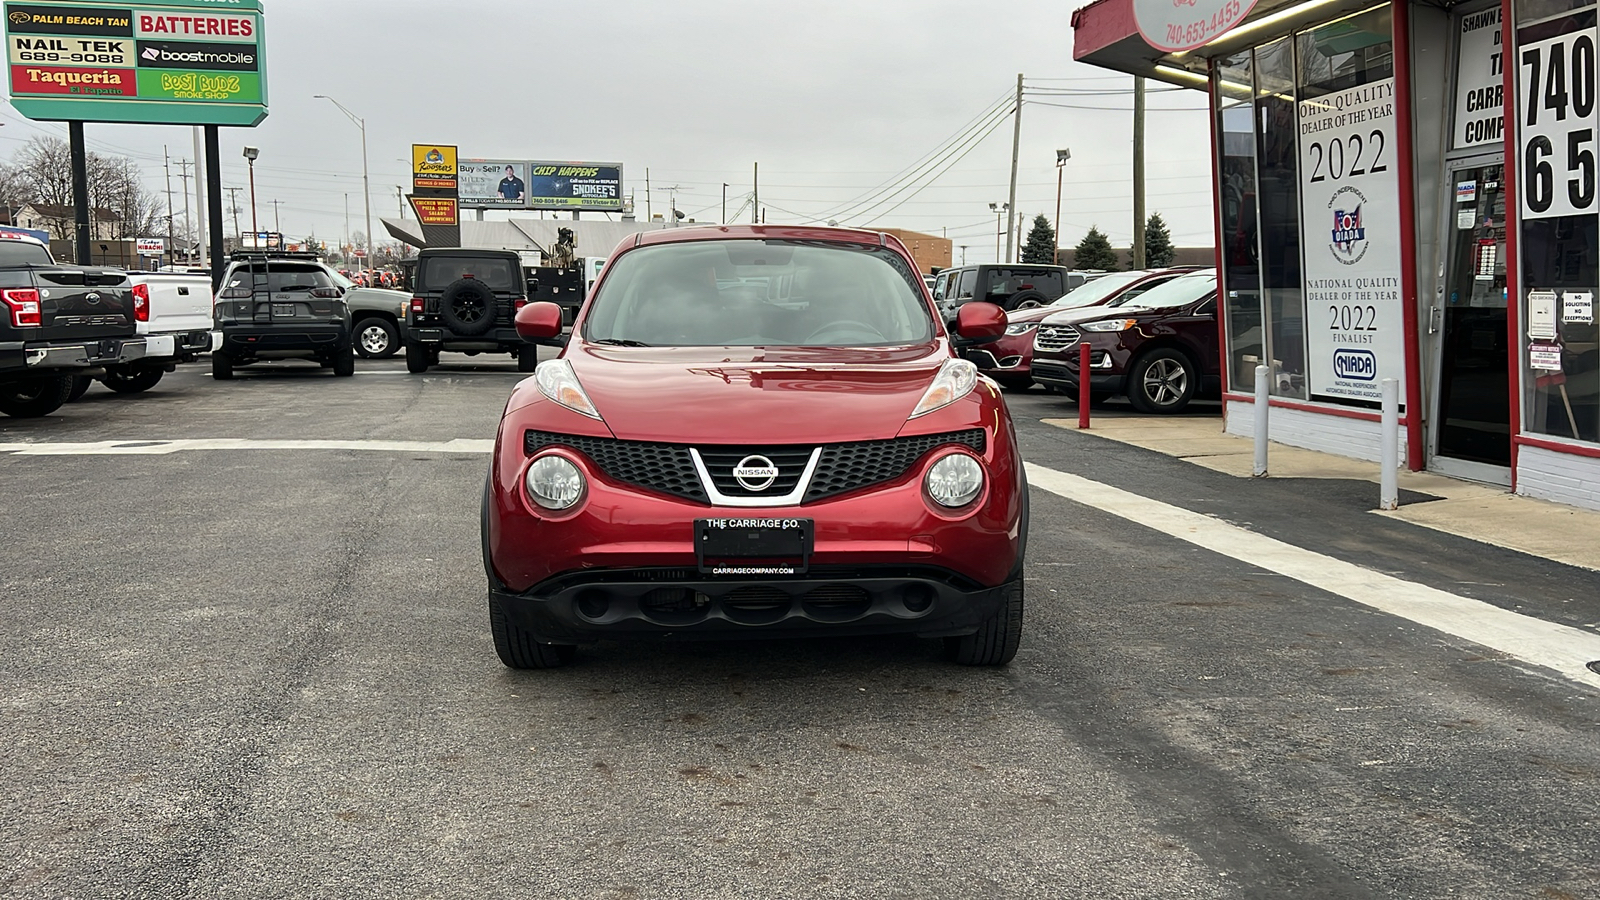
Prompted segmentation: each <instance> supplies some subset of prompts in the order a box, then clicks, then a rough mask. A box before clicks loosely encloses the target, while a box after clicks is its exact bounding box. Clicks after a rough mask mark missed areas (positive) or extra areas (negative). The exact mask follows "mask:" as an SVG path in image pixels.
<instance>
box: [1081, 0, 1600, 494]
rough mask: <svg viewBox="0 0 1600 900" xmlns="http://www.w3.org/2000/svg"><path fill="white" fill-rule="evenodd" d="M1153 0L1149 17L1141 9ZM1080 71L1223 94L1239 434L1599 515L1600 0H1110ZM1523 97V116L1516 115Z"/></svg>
mask: <svg viewBox="0 0 1600 900" xmlns="http://www.w3.org/2000/svg"><path fill="white" fill-rule="evenodd" d="M1136 5H1137V9H1136ZM1072 22H1073V29H1074V39H1075V47H1074V55H1075V57H1076V58H1077V59H1079V60H1081V61H1083V62H1087V63H1090V64H1093V65H1097V66H1101V67H1104V68H1107V69H1112V70H1116V71H1119V72H1127V73H1131V74H1135V75H1142V76H1145V77H1149V78H1154V79H1159V80H1162V81H1166V82H1169V83H1172V84H1177V85H1183V86H1187V87H1192V88H1194V89H1197V90H1204V91H1207V92H1208V93H1209V95H1210V98H1211V129H1212V142H1211V151H1212V171H1213V196H1214V205H1215V219H1216V229H1217V264H1218V267H1219V271H1220V277H1221V291H1222V294H1221V296H1222V302H1221V303H1219V309H1221V310H1222V313H1223V314H1222V316H1221V317H1220V319H1221V326H1220V327H1221V332H1222V334H1221V339H1222V344H1223V348H1224V353H1223V359H1224V360H1225V369H1224V372H1223V377H1224V386H1225V389H1226V393H1225V395H1224V409H1225V415H1226V422H1227V429H1228V431H1230V432H1233V433H1237V434H1249V433H1250V430H1251V428H1252V418H1253V417H1252V408H1253V403H1254V393H1253V392H1254V379H1255V375H1254V370H1255V368H1256V366H1257V365H1266V366H1268V367H1269V370H1270V378H1269V382H1270V387H1271V392H1272V401H1271V403H1272V417H1271V426H1270V427H1271V434H1272V438H1273V440H1276V441H1281V442H1283V443H1287V444H1293V445H1298V446H1303V447H1309V448H1312V449H1316V450H1324V451H1328V452H1333V453H1340V454H1344V455H1348V456H1355V457H1361V458H1366V459H1372V460H1377V459H1379V457H1380V434H1381V425H1380V415H1379V399H1380V385H1381V382H1382V381H1383V380H1385V379H1389V378H1394V379H1397V380H1398V381H1399V384H1400V398H1401V402H1402V411H1401V443H1402V447H1401V454H1402V457H1401V458H1402V459H1403V460H1404V461H1405V464H1406V465H1408V466H1409V467H1410V468H1412V469H1429V470H1434V471H1438V472H1441V473H1444V474H1447V475H1454V476H1457V477H1462V478H1469V479H1473V480H1477V481H1483V482H1489V483H1497V484H1503V485H1506V486H1507V487H1509V488H1511V489H1513V490H1515V491H1517V492H1518V493H1522V494H1526V495H1530V496H1535V497H1542V498H1546V499H1551V500H1557V501H1561V502H1565V503H1571V504H1576V505H1580V506H1587V507H1592V508H1600V333H1597V325H1596V323H1595V294H1596V292H1597V291H1600V270H1597V259H1596V252H1597V248H1596V240H1597V238H1596V233H1597V225H1600V219H1597V213H1600V210H1597V206H1596V177H1595V175H1596V154H1597V153H1600V135H1597V128H1600V122H1597V113H1600V110H1597V108H1596V80H1595V75H1596V73H1595V66H1596V42H1597V34H1596V7H1595V5H1594V0H1466V2H1459V3H1450V2H1448V0H1441V2H1410V0H1394V2H1390V3H1379V4H1373V3H1370V2H1352V0H1305V2H1298V0H1290V2H1278V0H1261V2H1259V3H1257V4H1256V5H1255V6H1254V7H1253V8H1252V7H1251V6H1250V5H1249V4H1248V2H1244V3H1241V2H1240V0H1098V2H1095V3H1092V4H1090V5H1089V6H1086V7H1084V8H1082V9H1080V10H1078V11H1077V12H1076V13H1075V14H1074V15H1073V20H1072ZM1502 111H1504V115H1503V114H1502Z"/></svg>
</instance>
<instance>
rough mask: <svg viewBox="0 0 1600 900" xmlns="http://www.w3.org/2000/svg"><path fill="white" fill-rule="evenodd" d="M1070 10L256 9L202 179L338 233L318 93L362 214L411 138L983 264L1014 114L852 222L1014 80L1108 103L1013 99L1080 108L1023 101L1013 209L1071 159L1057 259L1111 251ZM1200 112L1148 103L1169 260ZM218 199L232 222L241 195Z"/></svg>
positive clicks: (108, 134) (1125, 158)
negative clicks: (363, 134)
mask: <svg viewBox="0 0 1600 900" xmlns="http://www.w3.org/2000/svg"><path fill="white" fill-rule="evenodd" d="M1074 5H1075V4H1073V3H1071V2H1068V3H1060V2H1034V0H1018V2H998V3H986V4H978V3H971V2H959V3H958V2H949V0H914V2H913V0H879V2H876V3H870V4H866V3H860V2H818V0H806V2H805V3H803V4H802V3H793V2H789V3H778V2H767V0H637V2H634V0H624V2H606V3H573V2H567V3H552V2H546V0H454V2H451V3H447V4H441V3H437V2H428V3H423V2H414V0H384V2H377V0H267V7H266V34H267V60H268V91H269V96H270V101H271V115H270V116H269V117H268V118H267V120H266V121H265V122H263V123H262V124H261V125H260V126H259V127H257V128H255V129H253V130H243V129H223V131H222V155H223V166H224V172H223V182H224V184H225V185H227V186H235V187H245V186H246V184H247V179H246V172H245V166H244V161H243V159H242V157H241V155H240V154H241V148H242V147H243V146H244V145H245V144H253V145H256V146H259V147H260V148H261V158H260V160H259V161H258V162H257V164H256V195H257V204H258V211H259V212H258V216H259V219H260V224H261V227H262V228H263V229H270V228H271V227H272V225H273V209H274V208H273V206H272V205H271V201H273V200H279V201H281V206H280V207H279V209H278V214H279V216H280V217H281V223H282V229H283V230H284V231H285V232H286V233H288V234H290V235H293V236H296V237H303V236H304V235H306V234H307V233H308V232H315V233H316V235H317V236H319V237H321V238H324V239H331V240H338V239H339V237H340V236H341V235H342V234H343V233H344V229H345V218H344V215H345V214H344V210H345V195H346V194H347V193H348V194H349V204H350V216H351V218H350V223H351V224H350V227H351V229H352V230H360V229H361V228H362V224H361V221H360V220H361V216H362V206H361V143H360V133H359V132H358V131H357V129H356V128H355V126H353V125H351V124H350V123H349V122H348V121H347V120H346V119H345V118H344V117H343V116H342V115H340V113H339V111H338V110H337V109H335V108H334V107H333V106H332V105H331V104H329V103H328V102H327V101H324V100H316V99H313V95H315V94H319V93H323V94H329V95H331V96H333V97H335V98H337V99H338V100H339V101H340V102H341V103H343V104H344V105H346V106H348V107H350V108H351V109H352V110H354V111H355V112H356V113H357V114H358V115H362V116H365V117H366V120H367V133H368V145H369V157H370V165H371V172H372V208H373V215H374V217H375V218H376V217H377V216H379V215H387V216H391V217H392V216H394V215H396V214H397V213H398V211H399V206H398V200H397V196H396V190H395V188H396V186H397V185H401V184H406V183H407V181H408V178H409V175H408V172H409V153H410V145H411V144H412V143H413V142H418V143H425V142H437V143H447V144H448V143H453V144H456V145H458V146H459V147H460V149H461V153H462V155H463V156H471V157H487V158H495V157H510V158H526V159H563V160H595V161H605V162H621V163H623V165H624V166H625V177H626V179H627V182H628V184H627V185H626V186H625V190H627V191H629V192H631V193H632V194H633V196H634V198H635V201H636V204H637V208H638V215H639V217H640V218H641V219H642V218H644V215H645V211H646V193H645V170H646V168H648V169H649V171H650V183H651V186H652V188H653V189H654V190H653V191H652V195H651V203H650V206H651V208H652V209H653V211H655V212H657V213H662V212H665V211H666V209H667V203H668V194H667V192H666V191H665V190H663V188H666V187H669V186H673V185H676V186H678V187H679V188H680V190H679V191H678V192H677V203H678V208H679V209H681V210H683V211H684V212H686V213H687V214H688V215H690V216H692V217H694V218H696V219H698V220H700V221H715V220H716V219H717V217H718V215H719V206H720V202H721V192H722V184H723V182H728V183H729V184H730V186H729V188H728V195H729V200H728V206H729V212H730V214H731V213H732V211H733V210H734V209H735V208H737V207H739V206H740V204H741V203H742V202H743V200H744V198H745V196H746V195H747V194H748V193H749V191H750V187H751V163H752V162H755V161H759V162H760V164H761V201H762V205H763V206H769V204H770V206H769V209H768V213H767V217H768V221H769V222H795V221H808V220H810V219H812V218H815V217H822V218H840V219H842V221H843V222H844V223H845V224H852V225H875V226H886V227H902V228H911V229H916V230H920V231H926V232H929V233H932V234H940V233H944V232H945V230H946V229H947V233H948V235H949V236H950V237H951V238H952V239H953V240H954V241H955V242H956V244H957V245H961V244H966V245H969V247H968V251H967V259H968V261H969V262H981V261H987V260H990V259H993V258H994V244H995V218H994V215H993V214H992V213H990V212H989V208H988V204H989V203H990V202H999V201H1004V200H1005V199H1006V185H1007V180H1008V176H1009V166H1010V157H1011V121H1010V119H1009V118H1008V119H1006V120H1005V121H1004V122H1003V123H1000V124H999V125H998V127H996V128H995V130H994V131H993V132H992V133H991V134H990V135H989V136H988V137H987V138H986V139H985V140H984V141H983V142H982V143H980V144H978V145H976V146H975V147H973V148H972V149H971V150H970V152H968V153H967V154H966V155H965V156H964V157H963V158H961V159H960V161H959V162H956V163H955V164H954V165H953V166H952V167H951V168H949V170H948V171H947V172H945V173H944V174H943V175H942V176H940V177H939V178H938V179H937V180H936V181H934V182H933V183H932V185H931V186H929V187H927V188H925V189H923V190H921V191H920V193H917V194H916V195H915V196H911V195H909V194H908V193H900V194H897V195H895V196H894V197H893V198H892V199H891V200H889V201H888V202H884V203H881V204H878V205H877V206H875V207H865V208H863V207H862V206H861V205H860V204H859V203H858V205H857V206H856V207H848V206H847V204H850V203H852V202H858V201H861V200H863V199H864V198H867V197H870V196H871V195H872V193H873V191H874V189H875V188H877V187H878V186H879V185H881V184H883V183H885V182H891V181H893V180H894V179H895V176H896V175H897V173H900V172H901V171H902V170H904V169H906V168H907V167H909V166H911V165H912V164H914V163H916V162H917V161H918V160H919V159H921V158H923V157H924V156H926V155H927V154H929V153H930V152H932V151H934V150H936V149H938V148H940V147H941V146H943V145H944V144H946V142H947V141H948V140H950V139H951V138H954V137H956V136H957V135H959V134H961V133H963V131H964V129H965V128H966V127H967V126H969V125H970V124H972V123H973V121H974V120H975V119H977V117H979V116H980V115H981V114H982V113H983V112H984V111H985V110H987V109H989V108H990V107H991V106H993V105H994V104H995V103H996V102H997V101H999V100H1001V99H1002V98H1003V97H1005V96H1007V95H1009V94H1010V93H1011V92H1012V91H1013V90H1014V87H1015V83H1016V76H1017V73H1019V72H1020V73H1023V74H1024V75H1025V76H1026V77H1027V81H1028V83H1029V85H1030V87H1037V88H1040V89H1045V90H1053V91H1100V92H1109V93H1105V94H1099V95H1097V94H1068V93H1056V94H1053V95H1051V96H1039V97H1037V98H1032V99H1037V100H1039V101H1043V102H1048V103H1056V104H1065V105H1068V106H1074V107H1094V109H1080V108H1063V107H1062V106H1045V105H1042V104H1041V103H1038V102H1030V103H1028V104H1027V105H1025V106H1024V108H1023V115H1022V145H1021V146H1022V152H1021V168H1020V172H1019V177H1018V181H1019V186H1018V193H1017V196H1018V203H1017V206H1018V209H1019V211H1020V212H1021V213H1023V214H1025V215H1027V216H1028V217H1030V218H1031V217H1032V216H1033V215H1035V214H1037V213H1044V214H1045V215H1046V216H1053V215H1054V210H1055V193H1056V171H1055V151H1056V149H1057V148H1058V147H1069V148H1070V149H1071V150H1072V161H1071V162H1070V163H1069V164H1068V167H1067V169H1066V172H1065V189H1064V192H1063V198H1064V199H1063V201H1062V212H1061V220H1062V232H1063V244H1064V245H1067V246H1070V245H1072V244H1075V243H1076V242H1077V240H1078V239H1079V238H1080V237H1081V236H1082V235H1083V232H1084V231H1085V230H1086V229H1087V228H1088V227H1089V226H1090V225H1098V226H1099V227H1100V229H1101V230H1102V231H1105V232H1107V233H1108V234H1109V235H1110V236H1111V238H1112V240H1113V242H1115V243H1117V244H1118V245H1126V244H1127V243H1128V241H1129V240H1130V237H1131V234H1132V213H1131V208H1132V200H1131V194H1132V173H1131V147H1132V113H1131V109H1132V97H1131V87H1132V79H1131V78H1128V77H1126V76H1118V75H1113V74H1111V73H1108V72H1106V71H1104V70H1100V69H1095V68H1092V67H1090V66H1085V65H1080V64H1078V63H1075V62H1073V61H1072V29H1071V25H1070V20H1071V14H1072V9H1073V7H1074ZM1163 87H1164V86H1162V85H1160V84H1156V83H1152V84H1151V88H1152V89H1160V88H1163ZM1203 104H1204V96H1203V95H1202V94H1201V93H1200V92H1197V91H1174V92H1163V93H1153V94H1152V95H1151V96H1150V101H1149V108H1150V110H1151V112H1150V114H1149V119H1148V133H1149V141H1148V150H1147V158H1148V163H1147V178H1148V181H1147V183H1148V208H1149V210H1150V211H1152V212H1159V213H1161V214H1162V216H1163V217H1164V218H1165V219H1166V220H1167V222H1168V224H1169V226H1170V227H1171V229H1172V232H1173V237H1174V240H1175V241H1176V242H1177V243H1179V244H1180V245H1198V246H1210V245H1211V243H1212V240H1213V238H1212V226H1211V213H1210V200H1209V197H1210V180H1209V175H1208V172H1207V168H1208V166H1209V161H1210V156H1209V152H1208V150H1207V141H1208V137H1207V134H1208V132H1207V128H1206V117H1205V114H1204V112H1203V111H1202V109H1203ZM1169 110H1171V111H1169ZM3 118H4V121H5V127H4V128H3V129H0V153H5V154H7V155H9V154H10V153H11V152H14V151H15V149H16V148H17V147H19V146H21V143H22V142H23V141H25V140H26V139H27V138H28V136H29V135H30V134H33V133H36V132H37V131H39V130H41V129H43V130H46V131H48V132H50V133H55V134H61V135H64V134H65V131H66V129H65V127H64V126H60V125H54V124H48V125H36V124H33V123H29V122H26V121H25V120H23V119H21V117H20V116H18V115H17V113H16V111H15V110H14V109H11V108H10V107H9V106H7V107H5V108H4V109H3ZM88 136H89V140H90V147H91V149H93V150H96V151H99V152H120V153H125V154H129V155H132V156H134V157H135V158H136V159H137V160H138V161H139V163H140V164H141V165H142V166H143V167H144V171H145V173H146V175H147V180H148V182H149V184H150V186H151V187H152V188H153V189H158V190H159V189H161V188H163V187H164V184H163V181H162V179H163V171H162V164H161V158H162V145H163V144H166V145H167V146H168V148H169V150H170V152H171V155H172V156H173V158H174V159H177V158H185V159H187V158H192V157H193V155H194V152H193V147H192V144H191V140H190V131H189V129H187V128H170V127H159V128H158V127H137V126H126V125H90V126H88ZM939 168H941V169H942V168H943V166H942V165H941V166H940V167H939ZM178 171H179V169H178V168H177V167H176V166H174V167H173V169H172V172H173V176H174V177H173V190H174V198H175V205H176V206H178V207H179V208H180V209H181V206H182V201H181V197H179V195H178V193H177V192H178V189H179V186H180V182H179V180H178V178H177V173H178ZM239 196H240V207H241V213H240V221H241V225H242V226H243V227H244V228H245V229H249V227H250V223H249V217H250V209H249V200H248V195H247V194H246V193H243V192H241V194H240V195H239ZM901 201H904V202H903V203H902V202H901ZM896 204H899V205H898V206H896ZM890 207H895V208H893V209H891V208H890ZM841 212H854V213H855V215H853V216H844V215H841ZM179 215H180V217H181V215H182V214H181V212H180V213H179ZM489 215H490V216H492V217H493V216H498V215H503V214H497V213H493V212H491V213H490V214H489ZM518 215H537V213H526V212H524V213H519V214H518ZM747 215H748V214H747ZM229 218H230V220H231V215H230V216H229ZM228 230H229V231H230V232H231V231H232V224H231V221H230V223H229V225H228ZM375 230H376V231H378V233H379V235H380V237H382V236H384V235H383V231H382V227H381V226H378V227H377V228H376V229H375ZM581 249H582V248H580V250H581ZM960 253H961V251H960V250H959V249H957V250H956V254H957V258H958V260H959V256H960Z"/></svg>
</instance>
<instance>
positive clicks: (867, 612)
mask: <svg viewBox="0 0 1600 900" xmlns="http://www.w3.org/2000/svg"><path fill="white" fill-rule="evenodd" d="M489 593H490V596H491V598H492V599H493V600H494V601H495V602H496V603H497V604H499V606H500V608H501V609H502V610H504V611H505V613H506V615H508V616H510V617H511V618H512V619H513V620H514V621H515V622H517V624H518V625H520V626H521V627H522V628H524V629H525V630H528V631H531V632H533V633H534V634H535V635H537V636H538V638H539V639H540V640H541V641H544V642H547V643H555V644H581V643H588V642H592V641H597V640H623V639H655V638H669V637H670V638H676V639H681V640H727V639H747V638H762V637H814V636H823V635H866V634H916V635H920V636H923V637H949V636H955V635H964V634H971V633H973V632H974V631H976V630H978V627H979V626H981V625H982V624H983V623H984V622H986V621H988V620H989V619H991V618H993V617H994V616H995V615H996V614H997V613H998V612H999V611H1000V609H1001V607H1002V606H1003V604H1004V601H1005V586H1003V585H1002V586H999V587H982V586H979V585H973V584H970V583H967V582H966V581H965V579H962V578H960V577H959V576H955V575H954V574H952V573H950V572H947V571H944V570H940V569H931V568H929V569H906V568H904V567H886V568H884V569H882V570H873V569H865V570H863V569H850V570H848V571H838V572H833V571H829V570H827V569H826V568H825V567H818V568H815V569H813V571H812V572H810V573H808V574H807V575H804V576H784V577H773V578H766V579H747V580H736V579H723V578H712V577H710V576H704V575H701V574H699V573H698V572H695V571H694V570H692V569H691V570H681V569H642V570H631V571H595V572H583V573H576V574H572V575H566V576H560V577H557V578H553V579H551V580H549V581H547V582H545V583H544V584H541V585H537V586H535V587H534V588H533V589H531V590H529V591H526V592H524V593H514V592H512V591H509V590H507V589H506V588H505V587H504V586H503V585H500V584H498V583H496V581H495V580H494V579H492V578H491V580H490V585H489Z"/></svg>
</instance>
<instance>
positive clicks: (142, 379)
mask: <svg viewBox="0 0 1600 900" xmlns="http://www.w3.org/2000/svg"><path fill="white" fill-rule="evenodd" d="M165 374H167V373H166V370H165V369H160V368H144V369H128V370H116V369H111V370H107V371H106V374H104V375H102V376H100V383H101V384H103V385H105V386H106V387H108V388H110V389H112V390H113V391H116V392H117V393H119V394H139V393H143V392H145V391H148V390H150V389H151V388H153V387H155V386H156V384H158V383H159V382H160V381H161V376H163V375H165Z"/></svg>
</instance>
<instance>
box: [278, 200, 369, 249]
mask: <svg viewBox="0 0 1600 900" xmlns="http://www.w3.org/2000/svg"><path fill="white" fill-rule="evenodd" d="M281 203H283V201H282V200H273V201H272V230H273V231H276V232H277V233H278V238H279V240H280V241H281V240H282V239H283V225H282V224H280V222H279V220H278V205H279V204H281ZM367 240H368V241H369V242H370V241H371V240H372V238H371V237H370V236H369V237H368V238H367ZM279 246H280V247H281V246H282V244H281V243H280V244H279ZM368 255H369V256H370V255H371V254H370V253H369V254H368Z"/></svg>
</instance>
